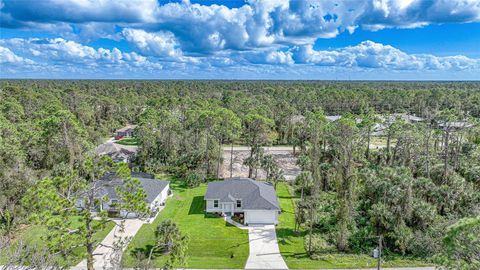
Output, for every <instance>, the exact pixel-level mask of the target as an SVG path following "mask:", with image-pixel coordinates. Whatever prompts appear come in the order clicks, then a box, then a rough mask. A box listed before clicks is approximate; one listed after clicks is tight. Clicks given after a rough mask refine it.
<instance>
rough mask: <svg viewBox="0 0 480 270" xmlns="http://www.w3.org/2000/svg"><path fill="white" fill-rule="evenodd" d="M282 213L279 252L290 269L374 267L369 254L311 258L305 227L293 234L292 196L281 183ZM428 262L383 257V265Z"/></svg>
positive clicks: (410, 264)
mask: <svg viewBox="0 0 480 270" xmlns="http://www.w3.org/2000/svg"><path fill="white" fill-rule="evenodd" d="M277 195H278V198H279V200H280V206H281V208H282V214H281V215H280V216H279V225H278V226H277V238H278V244H279V248H280V253H281V254H282V256H283V258H284V259H285V262H286V263H287V265H288V267H289V268H291V269H312V268H357V267H358V268H370V267H376V265H377V261H376V260H375V259H373V258H372V257H370V256H368V255H361V254H360V255H357V254H343V253H331V254H325V255H324V256H322V259H321V260H312V259H310V258H309V256H308V255H307V253H306V251H305V248H304V236H305V234H306V232H305V231H303V230H302V231H300V233H299V234H295V233H294V231H293V228H294V225H295V212H294V210H295V208H294V199H295V198H294V196H292V195H291V193H290V190H289V186H288V185H287V184H285V183H280V184H279V185H278V187H277ZM425 265H427V264H425V263H423V262H419V261H413V260H409V259H402V258H395V259H393V260H389V261H384V262H383V263H382V266H384V267H406V266H425Z"/></svg>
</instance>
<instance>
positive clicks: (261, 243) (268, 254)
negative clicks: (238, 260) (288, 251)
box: [245, 225, 288, 269]
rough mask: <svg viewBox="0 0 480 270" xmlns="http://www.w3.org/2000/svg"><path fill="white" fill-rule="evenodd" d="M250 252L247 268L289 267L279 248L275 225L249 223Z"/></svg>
mask: <svg viewBox="0 0 480 270" xmlns="http://www.w3.org/2000/svg"><path fill="white" fill-rule="evenodd" d="M248 239H249V242H250V254H249V256H248V260H247V264H246V265H245V269H288V267H287V264H286V263H285V261H284V260H283V258H282V255H280V250H279V249H278V242H277V234H276V233H275V225H249V228H248Z"/></svg>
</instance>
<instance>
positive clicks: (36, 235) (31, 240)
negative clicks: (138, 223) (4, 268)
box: [0, 217, 115, 265]
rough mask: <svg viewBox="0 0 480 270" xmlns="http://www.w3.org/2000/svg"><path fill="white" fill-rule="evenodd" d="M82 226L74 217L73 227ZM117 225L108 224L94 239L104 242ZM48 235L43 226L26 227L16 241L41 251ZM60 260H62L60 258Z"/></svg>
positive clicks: (2, 256) (2, 255) (1, 260)
mask: <svg viewBox="0 0 480 270" xmlns="http://www.w3.org/2000/svg"><path fill="white" fill-rule="evenodd" d="M79 226H80V222H79V218H78V217H72V227H74V228H77V227H79ZM114 226H115V224H114V223H113V222H108V223H107V224H106V226H105V229H103V230H101V231H99V232H97V233H96V234H94V236H93V238H94V239H95V241H98V242H100V241H101V240H103V239H104V238H105V237H106V236H107V234H108V233H109V232H110V231H111V230H112V229H113V227H114ZM46 233H47V228H46V227H44V226H42V225H30V226H28V227H25V228H23V229H21V230H19V231H18V232H17V234H16V236H15V239H16V241H22V242H24V243H28V244H29V245H32V246H34V247H38V248H39V249H41V248H43V247H45V242H44V240H43V239H42V236H44V235H46ZM75 250H76V251H77V252H78V254H79V253H80V252H81V251H82V250H81V248H80V247H78V248H76V249H75ZM59 259H60V258H59ZM5 260H6V258H5V254H0V264H1V263H2V262H5ZM80 261H81V260H78V261H75V262H72V263H71V265H76V264H78V263H79V262H80Z"/></svg>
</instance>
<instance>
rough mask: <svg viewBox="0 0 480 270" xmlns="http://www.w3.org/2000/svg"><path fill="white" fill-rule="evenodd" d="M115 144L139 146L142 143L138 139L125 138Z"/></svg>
mask: <svg viewBox="0 0 480 270" xmlns="http://www.w3.org/2000/svg"><path fill="white" fill-rule="evenodd" d="M115 143H118V144H121V145H139V144H140V141H139V140H138V139H137V138H123V139H121V140H119V141H116V142H115Z"/></svg>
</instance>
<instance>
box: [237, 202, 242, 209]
mask: <svg viewBox="0 0 480 270" xmlns="http://www.w3.org/2000/svg"><path fill="white" fill-rule="evenodd" d="M240 207H242V200H237V208H240Z"/></svg>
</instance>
